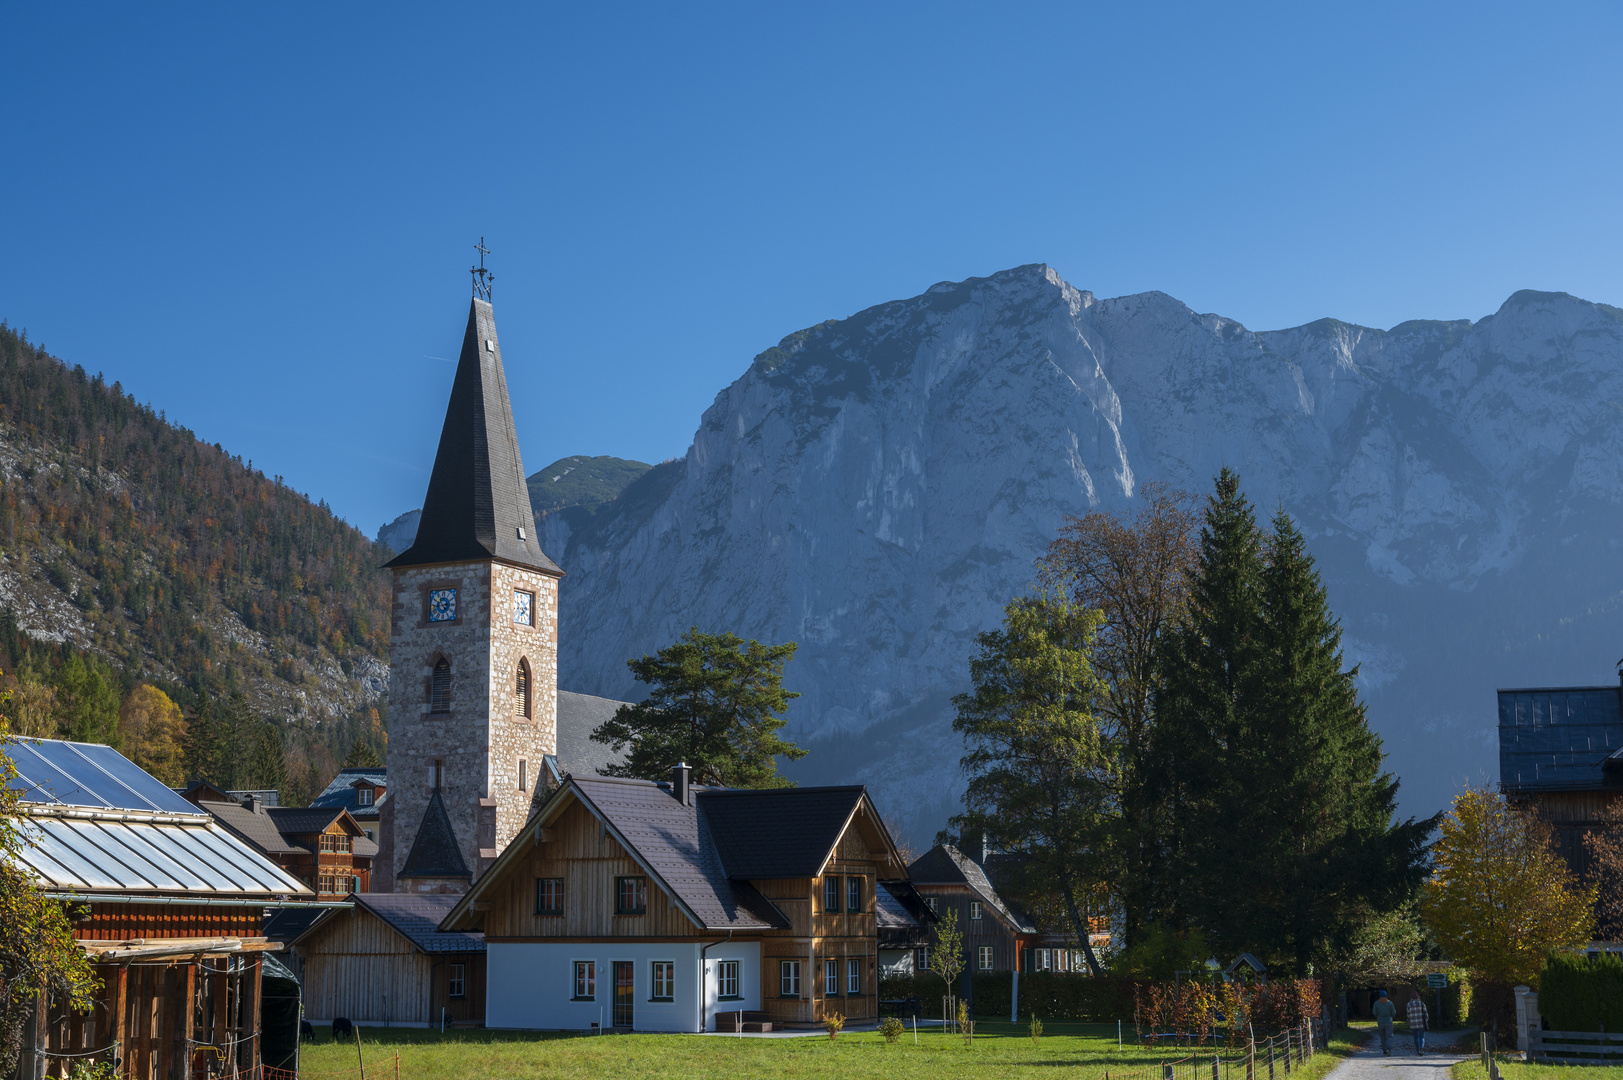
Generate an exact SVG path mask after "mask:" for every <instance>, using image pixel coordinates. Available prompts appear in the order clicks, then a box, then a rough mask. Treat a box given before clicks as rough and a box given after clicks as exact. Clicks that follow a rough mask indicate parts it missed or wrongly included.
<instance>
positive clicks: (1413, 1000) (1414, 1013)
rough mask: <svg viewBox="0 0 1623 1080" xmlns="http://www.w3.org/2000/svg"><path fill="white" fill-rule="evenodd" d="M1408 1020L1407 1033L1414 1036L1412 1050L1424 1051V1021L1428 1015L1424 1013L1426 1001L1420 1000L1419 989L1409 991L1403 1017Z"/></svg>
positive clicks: (1416, 1051)
mask: <svg viewBox="0 0 1623 1080" xmlns="http://www.w3.org/2000/svg"><path fill="white" fill-rule="evenodd" d="M1403 1018H1404V1019H1405V1020H1407V1021H1408V1022H1409V1033H1410V1034H1411V1035H1413V1036H1414V1052H1415V1053H1417V1054H1424V1053H1425V1052H1426V1021H1427V1020H1428V1019H1430V1017H1429V1016H1428V1015H1427V1014H1426V1003H1425V1002H1424V1001H1421V1000H1420V991H1418V990H1410V991H1409V1006H1408V1010H1407V1012H1406V1013H1405V1014H1404V1017H1403Z"/></svg>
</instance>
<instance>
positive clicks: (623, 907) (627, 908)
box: [614, 877, 648, 915]
mask: <svg viewBox="0 0 1623 1080" xmlns="http://www.w3.org/2000/svg"><path fill="white" fill-rule="evenodd" d="M614 913H615V914H616V915H646V914H647V913H648V879H647V878H645V877H622V878H615V879H614Z"/></svg>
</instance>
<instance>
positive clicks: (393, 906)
mask: <svg viewBox="0 0 1623 1080" xmlns="http://www.w3.org/2000/svg"><path fill="white" fill-rule="evenodd" d="M460 899H461V897H460V896H451V895H446V894H442V893H433V894H428V895H422V896H414V895H412V894H410V893H356V894H355V906H356V907H362V908H365V909H366V910H368V911H370V912H371V913H372V914H374V915H376V916H377V917H378V918H380V919H382V920H383V921H384V922H386V923H388V924H389V925H390V926H392V927H393V928H394V929H395V930H396V931H397V932H399V934H400V936H401V937H404V938H405V939H406V940H407V941H410V942H411V943H412V944H413V945H414V946H416V947H417V949H418V951H420V952H425V953H448V952H484V951H485V935H483V934H481V933H478V932H477V931H467V932H464V931H461V930H449V931H447V930H441V929H440V928H439V924H440V920H442V919H444V918H445V917H446V916H447V915H449V914H450V913H451V909H452V908H453V907H455V906H456V902H457V901H458V900H460Z"/></svg>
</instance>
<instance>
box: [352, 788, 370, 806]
mask: <svg viewBox="0 0 1623 1080" xmlns="http://www.w3.org/2000/svg"><path fill="white" fill-rule="evenodd" d="M355 805H356V806H371V805H372V789H371V788H369V787H363V788H356V789H355Z"/></svg>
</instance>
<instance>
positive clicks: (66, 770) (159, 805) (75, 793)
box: [4, 738, 202, 815]
mask: <svg viewBox="0 0 1623 1080" xmlns="http://www.w3.org/2000/svg"><path fill="white" fill-rule="evenodd" d="M4 752H5V753H6V755H7V756H9V757H10V758H11V759H12V761H14V762H16V764H17V773H18V775H17V776H15V777H14V778H12V780H11V783H10V785H9V786H10V787H13V788H16V789H18V790H20V791H21V792H22V798H23V801H24V802H37V803H58V804H67V805H70V806H91V807H97V808H102V809H109V810H134V811H137V812H145V813H164V814H192V815H197V814H201V813H202V811H201V810H199V809H198V808H197V807H195V806H193V805H192V804H191V803H189V802H187V801H186V800H185V799H183V798H181V797H180V796H179V795H177V794H175V793H174V792H173V791H171V790H170V789H169V788H167V787H165V786H164V785H163V784H162V783H160V782H159V781H158V779H157V778H156V777H154V776H151V775H149V774H148V773H147V772H145V771H144V770H143V769H142V768H141V767H140V766H138V765H136V764H135V762H133V761H131V760H130V759H129V758H127V757H125V756H124V755H123V754H120V753H119V752H118V751H117V750H114V749H113V748H112V747H111V746H102V745H99V744H97V743H75V742H63V741H61V740H58V739H22V738H14V739H10V740H8V742H7V743H6V745H5V747H4Z"/></svg>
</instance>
